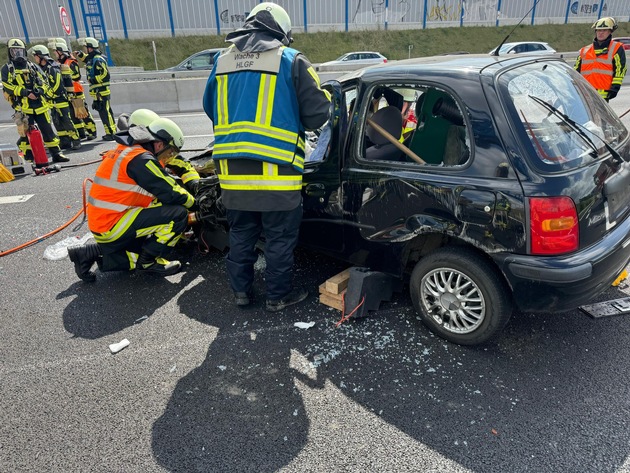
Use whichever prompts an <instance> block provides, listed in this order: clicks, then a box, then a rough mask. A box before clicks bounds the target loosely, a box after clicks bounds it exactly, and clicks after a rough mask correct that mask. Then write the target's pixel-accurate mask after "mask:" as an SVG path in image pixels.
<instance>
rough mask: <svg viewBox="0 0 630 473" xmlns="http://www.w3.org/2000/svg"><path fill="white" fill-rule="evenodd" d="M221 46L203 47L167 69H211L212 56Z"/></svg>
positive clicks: (212, 63)
mask: <svg viewBox="0 0 630 473" xmlns="http://www.w3.org/2000/svg"><path fill="white" fill-rule="evenodd" d="M221 51H223V48H212V49H204V50H203V51H199V52H198V53H195V54H193V55H192V56H190V57H188V58H186V59H184V60H183V61H182V62H180V63H179V64H178V65H177V66H173V67H169V68H167V69H166V70H167V71H205V70H208V71H209V70H210V69H212V66H213V65H214V57H215V56H216V54H217V53H219V52H221Z"/></svg>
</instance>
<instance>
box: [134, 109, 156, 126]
mask: <svg viewBox="0 0 630 473" xmlns="http://www.w3.org/2000/svg"><path fill="white" fill-rule="evenodd" d="M158 118H160V116H159V115H158V114H157V113H155V112H154V111H153V110H149V109H148V108H139V109H137V110H134V111H133V113H132V114H131V115H129V126H134V125H140V126H149V125H150V124H151V122H153V121H154V120H157V119H158Z"/></svg>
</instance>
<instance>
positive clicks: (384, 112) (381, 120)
mask: <svg viewBox="0 0 630 473" xmlns="http://www.w3.org/2000/svg"><path fill="white" fill-rule="evenodd" d="M371 119H372V121H373V122H374V123H376V124H377V125H379V126H381V127H383V128H384V129H385V130H386V131H387V132H388V133H389V134H390V135H392V136H393V137H394V138H396V139H398V138H400V133H401V132H402V115H401V113H400V110H398V109H397V108H396V107H393V106H391V105H390V106H388V107H384V108H381V109H380V110H379V111H377V112H376V113H375V114H374V115H372V117H371ZM366 134H367V137H368V138H369V139H370V141H371V142H372V143H374V144H375V145H384V144H386V143H389V140H388V139H387V138H385V137H384V136H383V135H381V134H380V133H379V132H378V131H376V129H375V128H373V127H372V125H369V124H368V127H367V131H366Z"/></svg>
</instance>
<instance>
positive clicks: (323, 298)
mask: <svg viewBox="0 0 630 473" xmlns="http://www.w3.org/2000/svg"><path fill="white" fill-rule="evenodd" d="M319 302H321V303H322V304H324V305H327V306H328V307H332V308H333V309H337V310H343V303H342V302H341V300H340V299H334V298H332V297H331V296H329V295H328V294H320V295H319Z"/></svg>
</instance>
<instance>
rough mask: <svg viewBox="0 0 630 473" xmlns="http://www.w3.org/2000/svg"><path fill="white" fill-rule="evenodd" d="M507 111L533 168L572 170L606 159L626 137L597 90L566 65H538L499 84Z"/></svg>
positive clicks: (514, 72)
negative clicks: (610, 151)
mask: <svg viewBox="0 0 630 473" xmlns="http://www.w3.org/2000/svg"><path fill="white" fill-rule="evenodd" d="M499 84H500V88H501V94H502V96H503V98H504V99H505V103H506V104H507V107H508V109H509V110H508V111H509V113H510V115H512V117H513V120H514V122H515V123H516V125H517V130H518V132H519V134H520V135H521V136H522V137H523V138H524V141H525V143H526V148H527V149H528V150H530V153H528V154H529V155H530V156H531V157H533V158H535V159H533V161H534V164H538V165H542V166H543V167H544V168H547V169H549V170H552V169H573V168H576V167H580V166H583V165H587V164H589V163H591V162H592V161H593V160H594V159H599V158H601V157H603V156H605V155H607V153H608V151H607V149H606V146H605V144H604V142H606V143H608V144H609V145H610V146H612V147H613V148H618V147H619V145H620V144H621V143H622V142H623V141H625V140H626V139H627V135H628V131H627V130H626V128H625V127H624V126H623V125H622V123H621V122H620V121H619V119H618V118H617V116H616V115H615V114H614V112H613V111H612V110H611V109H610V108H609V107H608V106H607V104H606V103H605V102H603V101H602V100H601V99H600V98H599V96H598V94H597V92H596V91H595V89H593V87H592V86H591V85H590V84H588V83H587V82H586V81H585V80H583V79H582V78H581V77H580V75H579V74H578V73H577V72H576V71H574V70H573V69H572V68H571V67H569V66H568V65H566V64H563V63H559V62H544V61H541V62H536V63H534V64H527V65H525V66H521V67H518V68H515V69H512V70H510V71H508V72H506V73H505V74H503V75H502V76H501V78H500V79H499Z"/></svg>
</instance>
